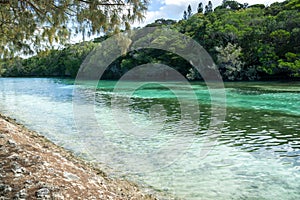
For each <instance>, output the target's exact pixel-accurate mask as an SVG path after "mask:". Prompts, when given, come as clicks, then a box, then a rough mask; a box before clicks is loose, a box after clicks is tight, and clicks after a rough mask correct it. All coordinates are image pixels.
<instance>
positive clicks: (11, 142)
mask: <svg viewBox="0 0 300 200" xmlns="http://www.w3.org/2000/svg"><path fill="white" fill-rule="evenodd" d="M7 144H8V145H10V146H11V147H16V146H17V143H16V142H15V141H14V140H11V139H10V140H8V141H7Z"/></svg>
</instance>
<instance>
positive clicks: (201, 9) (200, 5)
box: [198, 3, 203, 13]
mask: <svg viewBox="0 0 300 200" xmlns="http://www.w3.org/2000/svg"><path fill="white" fill-rule="evenodd" d="M198 13H203V4H202V3H199V5H198Z"/></svg>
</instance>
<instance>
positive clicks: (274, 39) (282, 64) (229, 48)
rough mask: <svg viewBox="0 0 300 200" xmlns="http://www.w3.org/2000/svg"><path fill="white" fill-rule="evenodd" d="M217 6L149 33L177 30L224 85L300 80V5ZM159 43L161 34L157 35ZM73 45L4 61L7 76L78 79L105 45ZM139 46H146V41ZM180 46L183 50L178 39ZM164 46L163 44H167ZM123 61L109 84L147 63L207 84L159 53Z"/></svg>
mask: <svg viewBox="0 0 300 200" xmlns="http://www.w3.org/2000/svg"><path fill="white" fill-rule="evenodd" d="M212 8H213V5H212V3H211V2H209V3H208V5H206V6H203V4H202V3H199V5H198V8H197V9H196V13H195V14H194V13H193V11H192V8H191V6H187V11H184V12H183V19H182V20H180V21H178V22H176V21H174V20H166V19H158V20H156V21H155V22H154V23H152V24H148V25H147V26H148V27H162V28H164V29H173V30H176V31H178V32H180V33H183V34H185V35H188V36H190V37H192V38H193V39H194V40H196V41H197V42H199V43H200V44H201V45H202V46H203V47H204V48H205V49H206V50H207V51H208V52H209V54H210V55H211V56H212V58H213V59H214V61H215V63H216V64H217V67H218V69H219V71H220V73H221V75H222V77H223V79H224V80H258V79H264V80H284V79H291V78H297V77H300V12H299V10H300V0H287V1H285V2H282V3H273V4H272V5H270V6H268V7H265V5H262V4H257V5H252V6H248V4H240V3H238V2H236V1H226V0H224V1H223V2H222V5H220V6H218V7H216V8H215V9H214V10H213V9H212ZM152 34H153V37H150V38H153V40H151V41H148V42H150V43H151V42H158V41H159V40H157V38H158V37H159V31H157V32H154V33H152ZM105 38H106V37H102V38H98V39H96V40H95V41H94V42H85V43H81V44H76V45H70V46H68V47H66V48H65V49H63V50H48V51H45V52H41V53H39V54H38V55H37V56H34V57H31V58H28V59H21V58H14V59H13V60H2V61H1V63H0V70H1V71H0V73H1V75H2V76H63V77H64V76H69V77H75V76H76V73H77V71H78V69H79V66H80V64H81V63H82V62H83V60H84V58H85V57H86V56H87V55H88V53H89V52H90V51H91V50H92V49H93V48H94V47H95V46H96V45H97V43H98V42H99V41H102V40H104V39H105ZM139 40H143V38H140V39H139ZM169 40H173V41H172V42H173V43H174V45H176V43H178V44H177V45H181V44H180V42H181V41H178V38H172V36H170V38H169ZM162 45H163V44H162ZM128 52H129V53H127V54H126V55H124V56H122V57H120V58H119V59H117V60H116V61H115V62H114V63H112V64H111V66H110V67H109V68H108V70H106V73H105V75H104V77H103V78H106V79H118V78H119V77H121V76H122V75H123V74H124V73H126V72H127V71H128V70H130V69H131V68H133V67H135V66H138V65H141V64H146V63H163V64H166V65H168V66H171V67H173V68H175V69H176V70H178V71H179V72H180V73H181V74H182V75H184V76H186V77H187V78H188V79H190V80H198V79H201V76H200V75H199V74H198V73H197V72H196V71H195V70H194V69H193V68H192V66H191V65H190V64H189V62H188V61H186V60H183V59H182V58H180V57H179V56H177V55H173V54H170V53H169V52H164V51H162V50H157V49H142V50H139V51H134V52H130V45H129V46H128Z"/></svg>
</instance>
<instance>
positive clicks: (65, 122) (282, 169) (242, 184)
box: [0, 78, 300, 199]
mask: <svg viewBox="0 0 300 200" xmlns="http://www.w3.org/2000/svg"><path fill="white" fill-rule="evenodd" d="M72 84H73V81H72V80H66V79H14V78H10V79H0V111H1V112H3V113H5V114H7V115H10V116H12V117H14V118H16V119H17V120H19V121H20V122H22V123H24V124H26V125H27V126H29V127H30V128H31V129H34V130H36V131H38V132H40V133H42V134H44V135H46V136H47V137H49V138H50V139H51V140H53V141H54V142H56V143H58V144H60V145H63V146H64V147H66V148H68V149H71V150H72V151H74V152H75V153H77V154H79V155H85V154H86V156H91V154H92V157H87V158H90V159H96V160H97V161H101V162H104V163H105V164H106V165H108V166H109V167H111V168H113V169H114V170H115V172H116V174H117V175H118V176H120V175H125V176H127V177H129V178H131V179H133V180H135V181H137V182H139V183H142V184H146V185H149V186H151V187H153V188H155V189H157V190H161V191H166V192H167V193H170V194H174V195H175V196H178V197H180V198H186V199H300V192H299V191H300V182H299V178H300V83H297V82H295V83H259V82H255V83H227V84H226V94H227V113H226V119H225V121H224V126H223V128H222V133H221V134H219V135H218V137H217V145H216V146H214V148H213V150H212V151H211V152H210V153H209V154H208V156H206V157H205V158H201V157H200V156H199V155H200V154H201V151H202V150H203V148H209V147H207V146H205V145H204V144H206V142H207V141H206V140H207V135H206V134H207V132H206V130H207V128H208V126H209V122H210V118H211V109H210V96H209V92H208V91H207V88H206V86H205V84H203V83H196V82H195V83H192V88H193V89H194V92H195V93H196V95H197V100H198V102H199V105H200V111H199V114H200V122H199V125H200V126H199V128H198V129H197V131H195V130H194V129H191V128H190V127H191V126H190V125H192V124H193V123H195V122H192V121H191V122H190V124H189V123H186V124H180V119H181V109H180V103H179V102H178V96H180V98H184V99H186V100H187V101H189V98H191V94H190V92H189V91H188V90H187V89H186V88H185V87H183V86H181V85H180V83H168V84H171V85H173V87H174V88H176V92H174V91H170V90H169V89H168V88H166V87H161V86H159V85H158V84H148V85H146V86H145V87H141V88H139V89H138V90H136V91H135V92H134V94H133V95H130V97H131V98H130V102H129V105H128V106H127V107H126V108H127V112H128V113H129V115H128V118H125V119H123V120H122V119H120V120H119V121H118V123H115V121H114V120H115V119H114V115H113V113H115V115H118V116H122V115H123V114H124V113H123V112H124V109H122V108H123V107H122V106H123V105H122V103H120V104H116V103H115V104H114V105H112V99H114V98H115V97H116V96H117V97H118V98H119V97H121V99H122V98H125V97H128V95H129V94H128V93H126V92H124V93H115V92H114V91H113V90H114V86H115V84H116V82H112V81H101V82H100V83H99V87H98V89H97V90H96V93H93V90H92V88H91V86H92V84H93V83H92V82H84V86H83V87H82V90H83V91H84V94H85V97H90V98H91V99H92V100H93V99H94V98H95V99H94V100H95V101H93V103H94V105H95V107H94V110H95V116H96V118H97V120H98V124H100V126H101V127H99V128H101V130H102V132H103V134H102V135H101V136H99V135H94V134H93V133H92V132H89V130H90V127H89V126H86V127H82V128H83V129H84V128H86V132H85V134H79V133H78V131H77V129H76V126H75V122H74V119H73V111H72V109H73V105H72V92H73V88H74V87H73V85H72ZM124 87H128V88H130V87H131V83H128V84H125V85H124ZM84 104H85V102H84V101H83V102H82V106H84ZM153 105H161V106H160V107H153ZM162 106H163V107H162ZM149 113H150V114H149ZM157 113H159V114H158V115H157ZM128 120H130V121H132V122H133V123H135V125H136V127H138V128H137V129H130V128H131V127H126V128H128V129H126V131H124V130H121V129H122V127H123V128H124V126H126V124H128ZM155 120H157V121H155ZM153 121H154V122H159V123H163V127H158V128H159V129H157V127H156V126H155V123H154V124H153ZM122 123H123V124H122ZM151 129H153V131H152V132H151V134H150V135H146V134H145V132H143V131H140V130H148V131H149V130H151ZM128 130H129V131H128ZM157 130H160V131H157ZM130 131H132V133H131V132H130ZM128 132H130V134H128ZM126 133H127V134H126ZM147 133H148V132H147ZM173 138H176V142H177V143H178V148H179V147H181V146H180V145H182V144H183V145H185V146H184V147H185V148H184V152H182V153H180V154H179V155H178V156H177V157H176V159H175V160H174V162H172V163H168V164H167V165H163V164H164V163H163V160H162V159H163V157H159V156H160V154H159V153H160V152H159V151H158V149H163V147H164V146H168V145H169V144H170V143H168V142H169V141H170V140H172V139H173ZM105 141H109V142H110V144H111V145H112V146H113V148H112V147H109V148H105V146H104V145H105V144H106V143H105ZM191 141H192V142H191ZM186 143H189V144H186ZM101 144H103V146H101ZM173 145H174V143H173ZM174 148H175V146H174ZM171 149H172V148H171ZM179 149H180V148H179ZM107 150H110V151H112V150H113V153H111V152H107ZM174 150H175V149H174ZM131 155H135V156H136V155H140V156H141V158H140V157H135V159H136V160H131V159H132V157H131ZM144 155H147V157H143V156H144ZM134 161H136V163H135V164H136V165H132V162H134ZM140 165H144V167H145V169H146V168H147V169H148V168H149V169H150V168H151V167H152V168H153V167H155V166H164V167H159V168H158V169H156V170H154V171H151V170H149V171H147V172H144V173H143V172H142V171H140V172H139V173H135V174H132V173H131V172H132V167H133V168H134V167H141V166H140ZM142 167H143V166H142ZM134 169H135V168H134ZM137 169H140V168H137Z"/></svg>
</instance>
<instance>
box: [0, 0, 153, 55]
mask: <svg viewBox="0 0 300 200" xmlns="http://www.w3.org/2000/svg"><path fill="white" fill-rule="evenodd" d="M147 5H148V0H7V1H0V13H1V15H0V35H1V38H0V56H1V57H4V56H13V53H14V52H21V53H23V54H30V53H32V52H33V49H35V50H37V51H38V50H39V49H44V48H45V46H50V45H52V43H53V42H54V41H55V42H61V43H64V42H65V41H67V39H68V38H69V37H70V35H75V34H79V33H80V34H83V35H92V34H96V33H100V32H101V31H104V32H108V31H114V30H118V29H117V27H118V26H120V25H126V26H127V25H128V24H129V23H131V22H133V21H136V20H142V19H143V15H144V12H145V11H146V9H147ZM127 27H128V26H127Z"/></svg>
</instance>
